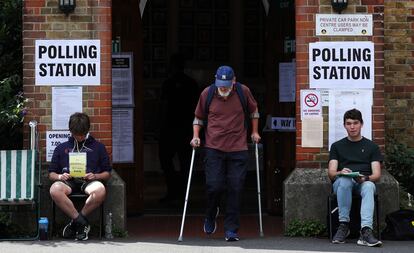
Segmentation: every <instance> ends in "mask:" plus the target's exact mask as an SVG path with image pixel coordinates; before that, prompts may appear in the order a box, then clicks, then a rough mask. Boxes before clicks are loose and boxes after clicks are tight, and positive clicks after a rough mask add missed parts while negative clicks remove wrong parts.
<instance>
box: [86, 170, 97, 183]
mask: <svg viewBox="0 0 414 253" xmlns="http://www.w3.org/2000/svg"><path fill="white" fill-rule="evenodd" d="M83 179H85V180H87V181H92V180H96V179H97V177H96V175H95V174H93V173H90V172H89V173H86V175H85V176H84V177H83Z"/></svg>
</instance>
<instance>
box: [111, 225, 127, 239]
mask: <svg viewBox="0 0 414 253" xmlns="http://www.w3.org/2000/svg"><path fill="white" fill-rule="evenodd" d="M112 235H113V236H114V237H116V238H126V237H128V231H126V230H123V229H120V228H118V227H115V226H112Z"/></svg>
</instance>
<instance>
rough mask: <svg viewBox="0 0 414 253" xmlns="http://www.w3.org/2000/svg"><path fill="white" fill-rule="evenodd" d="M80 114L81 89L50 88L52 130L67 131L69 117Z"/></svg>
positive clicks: (70, 87)
mask: <svg viewBox="0 0 414 253" xmlns="http://www.w3.org/2000/svg"><path fill="white" fill-rule="evenodd" d="M75 112H82V87H80V86H67V87H66V86H65V87H52V129H53V130H66V129H69V117H70V115H72V114H73V113H75Z"/></svg>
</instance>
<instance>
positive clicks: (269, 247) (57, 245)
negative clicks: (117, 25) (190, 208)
mask: <svg viewBox="0 0 414 253" xmlns="http://www.w3.org/2000/svg"><path fill="white" fill-rule="evenodd" d="M413 251H414V241H409V242H397V241H385V242H384V245H383V247H381V248H369V247H363V246H357V245H356V240H350V241H349V242H348V243H346V244H343V245H334V244H331V243H329V242H328V240H327V239H317V238H289V237H283V236H278V237H265V238H248V239H243V240H241V241H239V242H231V243H230V242H225V241H224V239H219V238H213V239H209V238H188V239H186V238H184V241H183V242H181V243H178V242H177V241H176V239H172V238H171V239H155V238H138V239H133V238H129V239H122V240H114V241H96V240H90V241H87V242H75V241H62V240H53V241H34V242H9V241H7V242H0V253H22V252H23V253H24V252H27V253H72V252H73V253H94V252H97V253H114V252H116V253H124V252H125V253H129V252H131V253H147V252H148V253H157V252H167V253H175V252H177V253H178V252H180V253H181V252H182V253H187V252H188V253H198V252H200V253H201V252H202V253H208V252H212V253H220V252H232V253H238V252H265V253H267V252H269V253H270V252H279V253H293V252H324V253H328V252H335V253H338V252H340V253H341V252H376V253H377V252H393V253H394V252H395V253H405V252H406V253H412V252H413Z"/></svg>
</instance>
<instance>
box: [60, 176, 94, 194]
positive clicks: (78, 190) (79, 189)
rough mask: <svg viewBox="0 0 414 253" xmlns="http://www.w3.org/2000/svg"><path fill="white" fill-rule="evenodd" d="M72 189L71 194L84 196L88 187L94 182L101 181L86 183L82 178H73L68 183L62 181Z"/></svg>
mask: <svg viewBox="0 0 414 253" xmlns="http://www.w3.org/2000/svg"><path fill="white" fill-rule="evenodd" d="M61 182H62V183H64V184H66V185H67V186H69V187H70V188H71V189H72V193H71V194H84V193H85V189H86V187H87V186H88V185H89V184H91V183H93V182H100V181H99V180H92V181H86V180H83V179H80V178H73V179H71V180H68V181H61Z"/></svg>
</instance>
